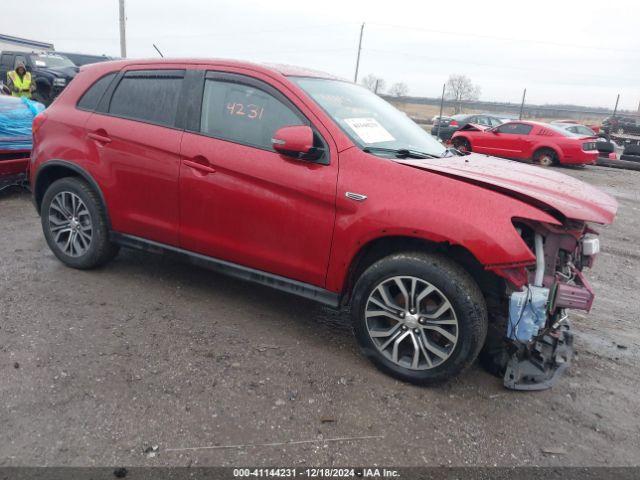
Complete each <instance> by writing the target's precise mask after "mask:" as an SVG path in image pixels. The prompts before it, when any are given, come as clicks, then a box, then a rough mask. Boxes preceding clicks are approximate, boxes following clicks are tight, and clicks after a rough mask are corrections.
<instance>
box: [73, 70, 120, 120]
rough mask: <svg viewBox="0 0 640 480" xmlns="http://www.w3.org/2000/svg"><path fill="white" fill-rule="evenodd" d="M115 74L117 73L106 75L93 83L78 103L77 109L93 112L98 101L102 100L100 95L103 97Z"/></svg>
mask: <svg viewBox="0 0 640 480" xmlns="http://www.w3.org/2000/svg"><path fill="white" fill-rule="evenodd" d="M116 73H117V72H113V73H108V74H106V75H105V76H104V77H102V78H100V79H99V80H97V81H96V82H94V83H93V85H91V86H90V87H89V89H88V90H87V91H86V92H84V94H83V95H82V97H81V98H80V100H79V101H78V108H80V109H82V110H90V111H93V110H95V109H96V107H97V106H98V102H100V99H101V98H102V95H104V92H105V91H106V90H107V87H108V86H109V84H110V83H111V81H112V80H113V79H114V78H115V76H116Z"/></svg>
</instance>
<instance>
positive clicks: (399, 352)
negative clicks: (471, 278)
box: [365, 276, 459, 370]
mask: <svg viewBox="0 0 640 480" xmlns="http://www.w3.org/2000/svg"><path fill="white" fill-rule="evenodd" d="M365 322H366V326H367V330H368V332H369V336H370V338H371V340H372V341H373V343H374V345H375V346H376V348H377V349H378V351H379V352H380V353H382V355H384V356H385V357H386V358H387V359H388V360H390V361H392V362H393V363H395V364H396V365H399V366H401V367H404V368H409V369H411V370H428V369H431V368H434V367H437V366H438V365H441V364H442V363H443V362H445V361H446V360H447V359H448V358H449V357H450V356H451V354H452V353H453V350H454V349H455V347H456V344H457V342H458V334H459V327H458V318H457V316H456V312H455V310H454V308H453V306H452V304H451V302H450V301H449V299H448V298H447V297H446V296H445V295H444V293H442V292H441V291H440V290H439V289H438V288H436V287H435V286H434V285H432V284H430V283H429V282H427V281H425V280H422V279H420V278H417V277H412V276H396V277H392V278H388V279H386V280H383V281H382V282H380V283H379V284H378V285H377V286H376V287H375V288H374V289H373V290H372V292H371V294H370V295H369V298H368V299H367V304H366V307H365Z"/></svg>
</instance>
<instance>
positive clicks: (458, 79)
mask: <svg viewBox="0 0 640 480" xmlns="http://www.w3.org/2000/svg"><path fill="white" fill-rule="evenodd" d="M445 98H446V99H447V100H451V101H453V102H454V104H455V105H454V107H455V113H460V112H461V111H462V102H464V101H467V100H477V99H478V98H480V86H478V85H474V84H473V82H472V81H471V79H470V78H469V77H467V76H466V75H460V74H457V73H453V74H451V75H449V80H447V87H446V90H445Z"/></svg>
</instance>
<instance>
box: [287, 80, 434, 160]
mask: <svg viewBox="0 0 640 480" xmlns="http://www.w3.org/2000/svg"><path fill="white" fill-rule="evenodd" d="M292 80H293V81H294V82H296V83H297V84H298V85H299V86H300V87H301V88H302V89H303V90H304V91H305V92H307V93H308V94H309V96H311V98H313V100H314V101H315V102H316V103H318V105H320V107H322V109H323V110H324V111H325V112H327V113H328V114H329V115H330V116H331V118H333V120H334V121H335V122H336V123H337V124H338V125H339V126H340V128H341V129H342V130H343V131H344V132H345V133H346V134H347V135H348V136H349V137H350V138H351V139H352V140H353V141H354V142H355V143H356V144H357V145H358V146H359V147H360V148H377V147H383V148H387V149H394V150H395V149H407V150H412V151H416V152H422V153H426V154H428V155H433V156H437V157H442V156H445V154H446V153H447V148H446V147H445V146H444V145H442V144H441V143H440V142H439V141H438V140H436V139H435V138H434V137H432V136H431V134H429V133H427V132H426V131H425V130H423V129H422V128H420V127H419V126H418V125H417V124H416V123H415V122H414V121H413V120H411V119H410V118H409V117H408V116H407V115H406V114H404V113H402V112H401V111H400V110H397V109H396V108H395V107H393V106H392V105H391V104H389V103H387V102H386V101H384V100H383V99H382V98H380V97H378V96H377V95H376V94H375V93H373V92H371V91H369V90H367V89H366V88H364V87H360V86H358V85H354V84H353V83H347V82H343V81H341V80H327V79H323V78H307V77H292ZM377 153H380V154H382V152H377Z"/></svg>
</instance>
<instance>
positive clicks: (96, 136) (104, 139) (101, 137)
mask: <svg viewBox="0 0 640 480" xmlns="http://www.w3.org/2000/svg"><path fill="white" fill-rule="evenodd" d="M87 137H89V138H90V139H91V140H95V141H96V142H98V143H102V144H106V143H110V142H111V138H109V137H108V136H107V135H106V132H104V134H100V133H96V132H89V133H87Z"/></svg>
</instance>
